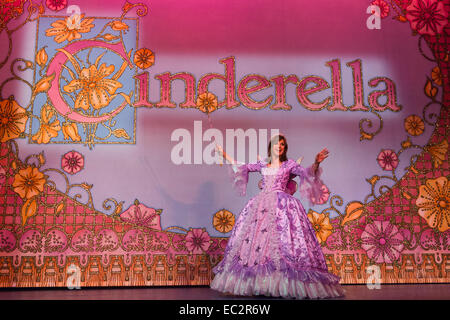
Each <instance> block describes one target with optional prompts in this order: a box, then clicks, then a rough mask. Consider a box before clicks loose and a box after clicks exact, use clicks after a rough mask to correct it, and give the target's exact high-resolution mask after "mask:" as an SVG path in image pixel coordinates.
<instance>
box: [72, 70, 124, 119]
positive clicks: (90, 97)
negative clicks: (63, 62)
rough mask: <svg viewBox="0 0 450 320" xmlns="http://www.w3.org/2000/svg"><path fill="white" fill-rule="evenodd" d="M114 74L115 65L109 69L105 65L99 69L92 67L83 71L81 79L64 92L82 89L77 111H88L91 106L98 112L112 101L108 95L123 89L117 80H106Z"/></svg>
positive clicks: (74, 81) (78, 98)
mask: <svg viewBox="0 0 450 320" xmlns="http://www.w3.org/2000/svg"><path fill="white" fill-rule="evenodd" d="M113 72H114V65H110V66H108V67H107V66H106V64H104V63H103V64H102V65H101V66H100V68H98V69H97V65H96V64H95V65H91V66H89V68H83V69H82V70H81V72H80V75H79V79H74V80H72V81H70V83H69V84H68V85H65V86H64V91H66V92H69V93H71V92H74V91H76V90H79V89H81V91H80V92H79V93H78V96H77V98H76V100H75V109H78V108H81V109H83V110H88V109H89V105H92V107H93V108H94V109H97V110H98V109H101V108H103V107H106V106H107V105H108V104H109V103H110V101H111V97H110V96H109V95H108V93H109V94H114V93H115V92H116V90H117V89H118V88H120V87H122V84H121V83H120V82H118V81H116V80H113V79H105V78H106V77H107V76H109V75H110V74H111V73H113Z"/></svg>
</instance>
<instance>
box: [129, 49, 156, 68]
mask: <svg viewBox="0 0 450 320" xmlns="http://www.w3.org/2000/svg"><path fill="white" fill-rule="evenodd" d="M154 63H155V55H154V54H153V52H152V51H151V50H149V49H147V48H142V49H139V50H138V51H136V53H135V54H134V64H135V65H136V66H137V67H138V68H141V69H142V70H144V69H147V68H149V67H151V66H152V65H153V64H154Z"/></svg>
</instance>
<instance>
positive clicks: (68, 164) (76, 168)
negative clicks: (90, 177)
mask: <svg viewBox="0 0 450 320" xmlns="http://www.w3.org/2000/svg"><path fill="white" fill-rule="evenodd" d="M61 168H62V169H63V170H64V171H65V172H67V173H70V174H75V173H78V172H80V171H81V170H82V169H83V168H84V157H83V155H82V154H80V153H78V152H76V151H70V152H67V153H66V154H65V155H63V157H62V159H61Z"/></svg>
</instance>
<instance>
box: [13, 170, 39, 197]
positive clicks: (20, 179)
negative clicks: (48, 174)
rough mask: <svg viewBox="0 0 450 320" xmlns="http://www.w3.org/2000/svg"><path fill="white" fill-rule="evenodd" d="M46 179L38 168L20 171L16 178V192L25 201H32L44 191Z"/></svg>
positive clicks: (14, 185)
mask: <svg viewBox="0 0 450 320" xmlns="http://www.w3.org/2000/svg"><path fill="white" fill-rule="evenodd" d="M45 182H46V178H45V176H44V174H43V173H42V172H40V171H39V170H38V168H36V167H27V168H25V169H22V170H19V172H18V173H17V174H16V175H15V176H14V182H13V188H14V191H15V192H16V193H17V194H18V195H19V196H20V197H21V198H23V199H30V198H32V197H34V196H36V195H38V194H39V193H41V192H42V191H44V184H45Z"/></svg>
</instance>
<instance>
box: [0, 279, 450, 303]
mask: <svg viewBox="0 0 450 320" xmlns="http://www.w3.org/2000/svg"><path fill="white" fill-rule="evenodd" d="M343 287H344V290H345V293H346V296H345V297H343V298H339V299H334V300H450V283H449V284H389V285H387V284H385V285H381V288H380V289H372V290H370V289H369V288H368V287H367V286H366V285H343ZM274 299H277V298H271V297H264V296H253V297H238V296H229V295H224V294H221V293H219V292H217V291H214V290H212V289H210V288H209V287H205V286H201V287H133V288H129V287H125V288H124V287H121V288H114V287H109V288H81V289H79V290H75V289H74V290H69V289H67V288H33V289H5V288H3V289H0V300H274Z"/></svg>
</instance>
